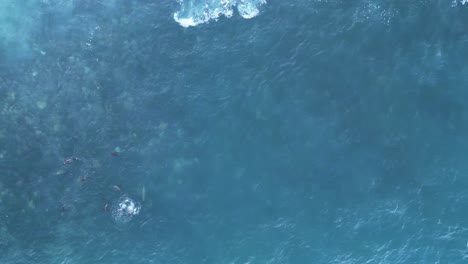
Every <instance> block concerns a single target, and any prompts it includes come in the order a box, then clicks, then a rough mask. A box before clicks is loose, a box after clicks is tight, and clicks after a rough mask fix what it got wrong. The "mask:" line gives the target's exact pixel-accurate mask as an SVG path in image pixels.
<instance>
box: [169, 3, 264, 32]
mask: <svg viewBox="0 0 468 264" xmlns="http://www.w3.org/2000/svg"><path fill="white" fill-rule="evenodd" d="M178 2H179V4H180V6H181V9H180V10H179V11H177V12H176V13H174V20H175V21H176V22H177V23H179V24H180V25H181V26H183V27H190V26H196V25H199V24H203V23H206V22H208V21H210V20H215V21H216V20H218V19H219V18H220V17H221V16H224V17H227V18H229V17H232V16H233V14H234V10H235V9H237V12H238V13H239V14H240V15H241V16H242V17H243V18H245V19H250V18H253V17H256V16H257V15H258V14H259V13H260V10H259V8H260V6H261V5H263V4H265V3H266V0H205V1H203V2H201V1H199V0H178Z"/></svg>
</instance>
